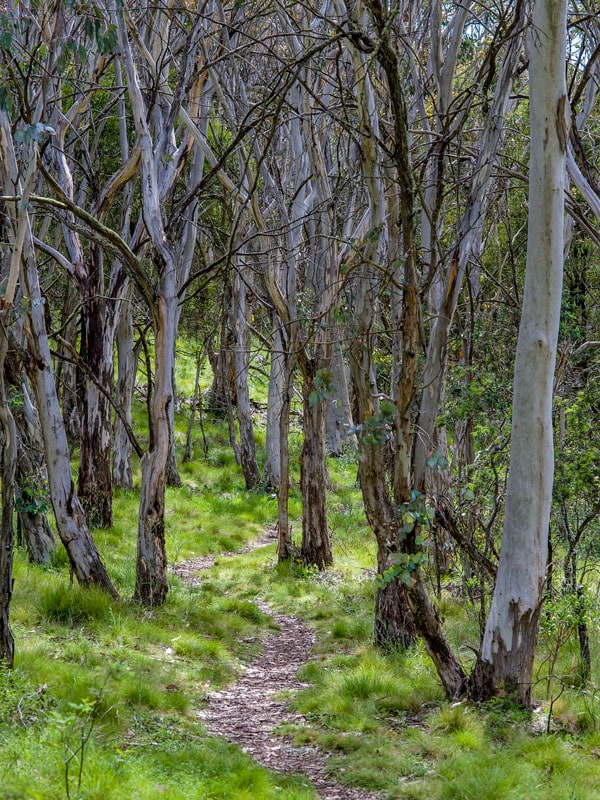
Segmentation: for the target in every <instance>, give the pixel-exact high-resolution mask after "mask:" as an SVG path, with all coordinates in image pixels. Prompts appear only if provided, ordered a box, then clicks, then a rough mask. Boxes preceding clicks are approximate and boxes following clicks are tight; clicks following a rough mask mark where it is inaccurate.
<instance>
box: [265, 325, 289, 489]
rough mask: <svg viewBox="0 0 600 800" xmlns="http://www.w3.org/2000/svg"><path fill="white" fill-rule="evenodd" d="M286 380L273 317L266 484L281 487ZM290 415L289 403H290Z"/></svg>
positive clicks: (266, 441) (279, 335) (281, 349)
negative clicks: (281, 427)
mask: <svg viewBox="0 0 600 800" xmlns="http://www.w3.org/2000/svg"><path fill="white" fill-rule="evenodd" d="M284 381H285V354H284V352H283V339H282V336H281V328H280V327H279V324H278V322H277V321H276V319H275V317H273V339H272V342H271V364H270V367H269V388H268V396H267V430H266V435H265V470H264V477H263V481H264V484H265V486H267V487H270V488H272V489H276V490H277V489H279V486H280V483H281V474H282V473H281V444H282V441H283V438H282V436H281V431H280V420H281V417H282V414H283V391H284V387H283V384H284ZM288 415H289V403H288Z"/></svg>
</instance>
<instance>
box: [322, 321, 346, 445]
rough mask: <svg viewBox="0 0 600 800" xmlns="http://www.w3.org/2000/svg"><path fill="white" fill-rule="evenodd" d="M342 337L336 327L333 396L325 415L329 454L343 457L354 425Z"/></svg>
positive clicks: (330, 398) (333, 357)
mask: <svg viewBox="0 0 600 800" xmlns="http://www.w3.org/2000/svg"><path fill="white" fill-rule="evenodd" d="M340 335H341V334H340V326H339V325H336V326H335V328H334V332H333V337H334V339H335V342H336V344H335V345H334V351H333V355H332V356H331V382H332V385H333V394H332V395H331V396H330V397H329V398H328V403H327V410H326V413H325V438H326V447H327V452H328V453H329V455H332V456H339V455H341V453H342V448H343V445H344V442H345V440H346V439H347V437H348V430H349V428H350V427H351V425H352V412H351V410H350V396H349V394H348V379H347V377H346V365H345V364H344V358H343V355H342V349H341V344H340Z"/></svg>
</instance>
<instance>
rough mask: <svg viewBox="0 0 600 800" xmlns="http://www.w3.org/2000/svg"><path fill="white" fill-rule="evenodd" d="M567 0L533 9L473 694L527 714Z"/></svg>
mask: <svg viewBox="0 0 600 800" xmlns="http://www.w3.org/2000/svg"><path fill="white" fill-rule="evenodd" d="M566 6H567V3H566V0H538V2H536V4H535V9H534V19H533V28H532V36H531V53H530V104H529V107H530V126H531V157H530V167H529V226H528V244H527V269H526V275H525V289H524V293H523V308H522V314H521V324H520V327H519V338H518V341H517V355H516V361H515V373H514V388H513V419H512V434H511V456H510V467H509V475H508V484H507V491H506V512H505V517H504V530H503V537H502V548H501V551H500V563H499V567H498V576H497V580H496V588H495V591H494V597H493V599H492V605H491V609H490V613H489V617H488V621H487V625H486V629H485V633H484V637H483V642H482V645H481V651H480V654H479V658H478V660H477V664H476V666H475V670H474V673H473V676H472V684H471V694H472V696H473V697H475V698H477V699H486V698H489V697H492V696H493V695H495V694H498V693H499V692H501V691H504V692H505V693H508V694H511V695H513V696H514V697H515V698H516V699H517V700H518V701H519V702H521V703H522V704H523V705H525V706H529V705H530V703H531V679H532V671H533V659H534V655H535V647H536V642H537V633H538V622H539V617H540V609H541V603H542V598H543V592H544V585H545V570H546V562H547V547H548V526H549V520H550V508H551V502H552V481H553V475H554V452H553V430H552V396H553V379H554V365H555V359H556V346H557V339H558V324H559V318H560V306H561V291H562V273H563V227H564V226H563V221H564V220H563V217H564V177H565V167H566V145H567V131H568V100H567V97H566V85H565V38H566Z"/></svg>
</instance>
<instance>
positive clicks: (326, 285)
mask: <svg viewBox="0 0 600 800" xmlns="http://www.w3.org/2000/svg"><path fill="white" fill-rule="evenodd" d="M253 10H254V9H253V7H250V6H244V7H243V9H242V8H240V9H238V10H237V16H236V17H235V31H236V40H235V41H236V42H237V41H238V38H237V37H238V36H239V37H240V44H238V47H237V50H233V51H232V53H231V55H230V56H229V57H228V58H227V59H225V58H224V59H223V62H222V64H220V65H218V68H217V65H215V67H214V68H213V70H212V72H213V74H214V85H215V91H218V89H217V87H224V86H229V85H231V81H229V82H227V81H225V80H223V74H225V69H226V68H227V69H228V70H229V71H230V73H231V75H235V76H237V77H236V79H235V81H236V82H235V86H236V91H235V94H232V95H231V96H228V97H225V96H222V98H221V104H222V107H223V109H224V110H225V113H224V119H225V120H226V121H227V122H228V124H229V125H230V127H231V130H232V135H233V137H234V139H236V140H237V139H239V137H240V135H241V133H242V132H243V130H244V123H246V124H248V120H250V119H255V118H257V117H258V119H257V120H256V123H255V127H254V131H255V134H254V138H253V141H252V142H250V143H249V144H248V145H247V146H246V145H244V146H240V145H239V143H236V148H237V149H238V152H239V153H240V154H243V155H242V159H243V162H244V163H246V164H248V165H251V167H247V170H248V173H247V177H246V179H245V181H244V180H242V181H240V182H239V183H240V191H239V199H240V202H241V203H242V204H243V205H245V206H246V208H243V212H244V214H245V216H244V219H248V220H251V221H252V222H253V224H254V226H255V234H254V236H255V237H256V238H257V241H258V242H259V248H260V257H261V259H262V260H263V263H264V264H265V267H264V277H265V282H266V287H267V291H268V294H269V298H270V301H271V303H272V305H273V308H274V310H275V312H276V314H277V316H278V327H279V333H278V334H277V335H276V338H278V337H280V340H281V342H282V343H283V348H282V349H283V351H284V358H283V361H284V362H285V363H284V364H283V365H282V368H281V372H279V374H283V375H284V376H285V379H284V381H283V384H284V387H283V389H282V393H283V395H284V398H286V397H289V390H290V383H289V382H290V380H291V375H292V372H293V369H294V368H297V369H298V370H299V372H300V375H301V380H302V397H303V402H302V406H303V408H302V426H303V448H302V453H301V457H300V461H301V478H300V484H301V490H302V497H303V532H302V545H301V548H300V552H301V557H302V558H303V559H304V560H305V561H306V562H307V563H313V564H316V565H317V566H319V567H324V566H327V565H328V564H330V563H331V560H332V555H331V546H330V542H329V534H328V530H327V516H326V503H325V500H326V485H327V473H326V466H325V425H324V423H325V410H326V402H324V401H325V400H326V397H327V394H328V392H329V389H330V385H331V382H330V373H329V366H330V361H331V355H332V348H333V339H332V332H331V321H332V311H333V303H334V298H335V294H336V282H337V280H338V259H337V254H336V250H337V243H336V238H337V237H336V226H337V224H338V221H337V220H336V218H335V210H334V209H335V203H334V184H333V180H334V179H335V176H336V175H337V174H338V165H337V164H336V163H335V162H334V157H335V152H334V148H333V146H332V144H333V142H334V141H337V136H338V133H337V132H336V130H335V127H334V126H333V125H332V124H331V118H330V116H329V115H328V113H327V106H328V105H329V104H330V99H331V96H332V85H331V82H330V81H329V79H328V76H327V72H326V70H325V69H324V64H325V63H326V59H327V58H329V57H330V56H329V55H328V54H327V55H323V54H321V55H319V52H320V51H323V53H326V52H327V51H328V50H330V42H329V35H328V24H327V22H326V21H322V20H319V19H318V17H311V16H310V12H309V11H308V10H307V9H305V8H301V7H300V6H298V7H297V8H295V9H293V12H292V9H290V8H287V7H283V6H279V5H275V6H274V11H273V14H272V15H268V16H266V17H259V18H255V17H254V16H253V15H252V13H251V12H252V11H253ZM257 31H260V34H258V33H257ZM240 32H241V33H240ZM257 42H259V43H260V44H257ZM242 43H244V48H253V59H252V60H251V59H249V58H246V59H245V60H244V61H242V59H241V53H242V52H245V49H244V48H243V47H242ZM313 52H314V53H315V55H316V56H318V57H315V58H309V57H307V53H313ZM321 62H322V63H321ZM249 63H250V65H251V66H250V67H248V66H247V65H248V64H249ZM241 64H244V68H243V69H242V68H241ZM274 66H275V69H274V68H273V67H274ZM263 67H267V68H266V69H263ZM265 75H270V76H271V79H270V81H269V82H268V83H267V85H265V81H264V76H265ZM221 93H222V95H223V90H222V89H221ZM257 98H258V99H257ZM265 98H266V100H265ZM275 123H276V124H275ZM280 145H281V146H280ZM254 170H256V173H254ZM280 363H281V362H280ZM274 369H275V362H274ZM274 374H277V373H275V372H274ZM287 406H288V403H287V400H285V399H284V405H283V407H284V411H283V413H282V415H281V417H280V419H281V422H282V425H281V429H280V433H281V437H280V448H279V449H280V453H281V454H282V456H281V457H282V464H283V461H285V460H286V459H287V441H286V437H287V434H286V431H287V412H286V411H285V408H287ZM286 475H287V466H286V465H285V466H283V468H280V477H279V486H280V504H281V505H282V506H283V505H285V489H284V491H283V493H282V491H281V490H282V488H283V484H284V481H287V478H286ZM284 518H285V510H284V509H283V508H282V507H280V536H281V539H280V556H281V557H287V555H288V554H290V553H291V552H293V547H292V545H291V542H290V540H289V529H288V524H287V523H286V522H285V519H284Z"/></svg>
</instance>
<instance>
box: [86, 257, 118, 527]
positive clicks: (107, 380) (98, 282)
mask: <svg viewBox="0 0 600 800" xmlns="http://www.w3.org/2000/svg"><path fill="white" fill-rule="evenodd" d="M103 275H104V270H103V266H102V254H101V252H100V251H99V248H98V247H97V246H95V245H93V246H91V248H90V267H89V269H88V280H87V286H86V297H85V301H84V309H85V313H84V314H83V315H82V317H83V330H82V340H81V355H82V359H83V363H84V364H85V367H86V373H87V374H86V375H85V378H84V380H85V391H84V393H83V409H82V416H81V420H82V424H81V435H80V451H79V475H78V484H77V493H78V495H79V497H80V499H81V503H82V505H83V508H84V511H85V513H86V519H87V522H88V525H90V526H91V527H102V528H108V527H110V526H111V525H112V474H111V453H112V446H111V445H112V439H113V437H112V431H113V424H112V407H111V404H110V402H109V400H108V397H107V395H106V394H105V392H107V393H108V394H109V395H110V394H112V389H113V372H114V369H113V358H114V354H113V327H112V323H111V321H110V320H109V308H110V305H109V301H107V300H106V298H105V289H104V277H103ZM100 387H103V388H104V392H103V391H102V390H101V388H100Z"/></svg>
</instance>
